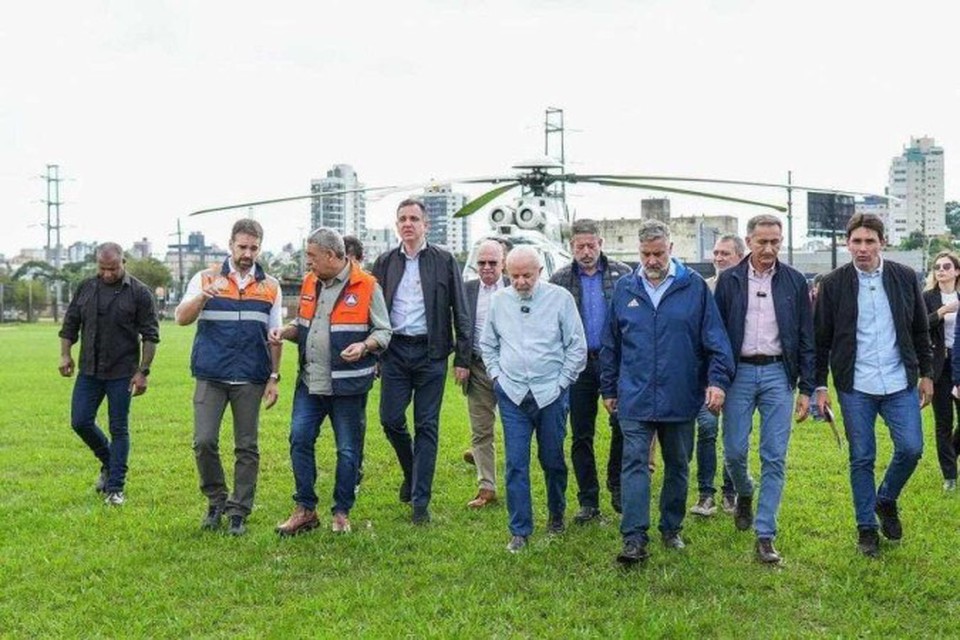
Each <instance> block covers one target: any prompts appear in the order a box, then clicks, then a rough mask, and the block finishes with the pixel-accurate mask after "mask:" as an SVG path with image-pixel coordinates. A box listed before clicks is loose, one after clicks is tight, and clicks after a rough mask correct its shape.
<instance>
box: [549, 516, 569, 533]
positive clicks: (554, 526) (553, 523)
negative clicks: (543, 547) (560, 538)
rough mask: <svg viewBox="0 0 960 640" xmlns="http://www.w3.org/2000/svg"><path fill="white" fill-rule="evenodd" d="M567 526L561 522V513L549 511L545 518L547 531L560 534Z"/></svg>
mask: <svg viewBox="0 0 960 640" xmlns="http://www.w3.org/2000/svg"><path fill="white" fill-rule="evenodd" d="M566 528H567V526H566V525H565V524H564V523H563V514H562V513H551V514H550V518H549V519H548V520H547V533H552V534H553V535H560V534H561V533H563V532H564V531H565V530H566Z"/></svg>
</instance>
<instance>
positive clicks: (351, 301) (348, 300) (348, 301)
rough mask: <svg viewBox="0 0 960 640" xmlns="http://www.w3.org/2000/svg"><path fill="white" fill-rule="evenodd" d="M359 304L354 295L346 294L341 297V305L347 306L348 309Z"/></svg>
mask: <svg viewBox="0 0 960 640" xmlns="http://www.w3.org/2000/svg"><path fill="white" fill-rule="evenodd" d="M359 303H360V300H359V299H358V298H357V294H355V293H348V294H347V295H345V296H344V297H343V304H345V305H347V306H348V307H355V306H357V305H358V304H359Z"/></svg>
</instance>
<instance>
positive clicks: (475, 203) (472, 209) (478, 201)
mask: <svg viewBox="0 0 960 640" xmlns="http://www.w3.org/2000/svg"><path fill="white" fill-rule="evenodd" d="M518 186H520V183H519V182H511V183H509V184H505V185H503V186H502V187H497V188H496V189H491V190H490V191H487V192H486V193H484V194H483V195H480V196H477V197H476V198H474V199H473V200H471V201H470V202H468V203H467V204H465V205H463V207H462V208H461V209H460V210H459V211H457V212H456V213H455V214H453V217H454V218H465V217H466V216H469V215H472V214H474V213H476V212H477V211H479V210H480V209H482V208H483V206H484V205H486V204H487V203H489V202H491V201H492V200H494V199H495V198H498V197H499V196H502V195H503V194H505V193H506V192H507V191H510V189H513V188H515V187H518Z"/></svg>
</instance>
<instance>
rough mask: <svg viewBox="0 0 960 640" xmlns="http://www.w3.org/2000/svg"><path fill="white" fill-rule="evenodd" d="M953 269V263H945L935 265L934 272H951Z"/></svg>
mask: <svg viewBox="0 0 960 640" xmlns="http://www.w3.org/2000/svg"><path fill="white" fill-rule="evenodd" d="M951 269H953V263H952V262H944V263H942V264H935V265H933V270H934V271H950V270H951Z"/></svg>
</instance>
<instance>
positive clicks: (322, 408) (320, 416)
mask: <svg viewBox="0 0 960 640" xmlns="http://www.w3.org/2000/svg"><path fill="white" fill-rule="evenodd" d="M307 259H308V262H309V264H310V272H309V273H307V274H306V276H305V277H304V279H303V285H302V286H301V289H300V307H299V311H298V314H297V316H298V317H297V320H296V321H295V322H293V323H291V324H288V325H287V326H286V327H284V328H283V329H272V330H271V331H270V340H271V342H272V343H273V344H275V345H280V344H281V342H282V341H283V340H291V341H296V342H297V344H298V346H299V353H300V374H299V376H298V377H297V386H296V391H295V392H294V396H293V416H292V418H291V424H290V461H291V464H292V466H293V478H294V484H295V492H294V495H293V499H294V502H296V506H295V508H294V510H293V514H291V516H290V517H289V518H288V519H287V520H286V521H285V522H283V523H282V524H280V525H279V526H278V527H277V532H278V533H279V534H280V535H282V536H290V535H296V534H298V533H302V532H304V531H309V530H310V529H313V528H314V527H316V526H317V525H318V524H319V520H318V518H317V503H318V498H317V494H316V490H315V485H316V481H317V463H316V442H317V438H318V437H319V435H320V425H321V424H322V423H323V421H324V419H326V418H328V417H329V418H330V426H331V429H332V431H333V437H334V440H335V442H336V447H337V465H336V471H335V473H334V486H333V505H332V507H331V509H330V513H331V518H332V520H331V529H332V530H333V531H334V532H335V533H347V532H349V531H350V510H351V509H352V508H353V503H354V500H355V498H356V490H355V489H356V485H357V469H358V463H359V460H358V458H359V453H360V451H361V441H362V437H363V416H364V408H365V407H366V397H367V392H368V391H369V390H370V387H371V386H372V385H373V378H374V374H375V372H376V368H377V359H376V356H375V355H374V354H375V353H378V352H381V351H383V350H384V349H386V348H387V345H388V344H389V343H390V316H389V314H388V313H387V305H386V303H385V302H384V300H383V292H382V291H381V290H380V285H379V284H377V281H376V280H375V279H374V277H373V276H371V275H369V274H368V273H366V272H364V271H363V269H361V268H360V266H359V265H358V264H357V263H355V262H354V261H352V260H351V259H349V258H348V257H347V256H346V251H345V248H344V243H343V238H341V237H340V234H339V233H337V232H336V231H334V230H332V229H326V228H324V227H321V228H319V229H317V230H316V231H314V232H313V233H312V234H310V238H309V239H308V240H307Z"/></svg>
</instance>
